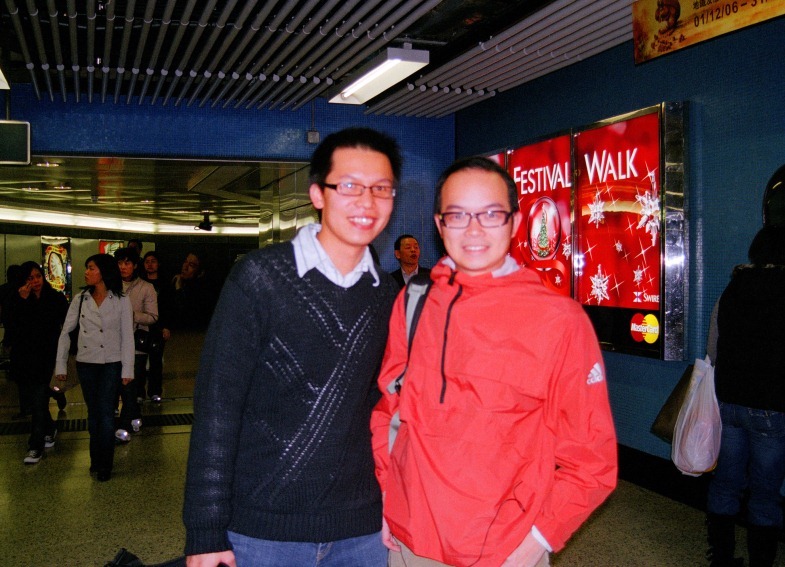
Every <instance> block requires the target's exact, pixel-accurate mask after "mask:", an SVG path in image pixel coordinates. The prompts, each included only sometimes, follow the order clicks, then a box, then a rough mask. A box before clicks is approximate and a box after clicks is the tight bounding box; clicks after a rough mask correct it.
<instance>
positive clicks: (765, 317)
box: [706, 226, 785, 567]
mask: <svg viewBox="0 0 785 567" xmlns="http://www.w3.org/2000/svg"><path fill="white" fill-rule="evenodd" d="M749 259H750V262H751V263H750V264H744V265H740V266H736V268H735V269H734V270H733V276H732V277H731V281H730V283H729V284H728V286H727V287H726V288H725V291H723V293H722V295H721V296H720V299H719V301H718V302H717V305H716V307H715V311H714V313H713V314H712V321H711V327H710V329H709V342H708V345H707V349H706V350H707V352H708V354H709V358H711V360H713V361H714V362H715V388H716V391H717V400H718V402H719V406H720V417H721V419H722V437H721V442H720V455H719V458H718V460H717V467H716V468H715V469H714V471H713V472H712V474H711V479H710V482H709V490H708V500H707V503H706V509H707V512H708V514H707V527H708V540H709V541H708V542H709V555H710V556H711V565H712V567H725V566H735V565H742V564H743V559H742V558H735V557H734V554H735V548H736V534H735V531H736V519H737V516H738V514H739V512H740V511H741V509H742V500H743V499H744V497H745V494H746V495H747V496H748V498H747V499H746V511H747V513H746V520H747V550H748V553H749V560H750V562H749V565H750V567H771V566H772V565H774V560H775V558H776V556H777V544H778V541H779V534H780V530H781V529H782V524H783V511H782V503H783V502H782V494H781V493H780V488H781V487H782V485H783V480H785V349H784V348H783V344H782V321H783V319H785V226H768V227H764V228H762V229H761V230H760V231H759V232H758V233H757V235H756V236H755V238H754V239H753V241H752V244H751V245H750V249H749Z"/></svg>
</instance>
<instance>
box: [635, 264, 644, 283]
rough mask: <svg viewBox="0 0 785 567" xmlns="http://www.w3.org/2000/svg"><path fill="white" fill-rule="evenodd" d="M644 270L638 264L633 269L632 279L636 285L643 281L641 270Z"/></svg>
mask: <svg viewBox="0 0 785 567" xmlns="http://www.w3.org/2000/svg"><path fill="white" fill-rule="evenodd" d="M645 271H646V270H644V269H643V268H641V267H640V266H638V267H637V268H636V269H634V270H633V271H632V273H633V274H635V277H634V278H633V279H632V281H634V282H635V283H636V284H638V285H641V282H642V281H643V272H645Z"/></svg>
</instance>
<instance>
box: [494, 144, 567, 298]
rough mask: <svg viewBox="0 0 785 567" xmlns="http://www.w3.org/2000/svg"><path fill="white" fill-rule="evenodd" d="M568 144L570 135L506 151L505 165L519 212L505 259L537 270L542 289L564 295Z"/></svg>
mask: <svg viewBox="0 0 785 567" xmlns="http://www.w3.org/2000/svg"><path fill="white" fill-rule="evenodd" d="M570 142H571V140H570V136H569V135H564V136H559V137H555V138H551V139H548V140H544V141H542V142H538V143H536V144H530V145H527V146H523V147H520V148H517V149H514V150H510V152H509V155H508V160H507V162H508V164H507V169H508V171H509V173H510V175H511V176H512V178H513V180H515V185H516V186H517V187H518V204H519V206H520V210H521V213H523V222H522V223H521V226H520V228H519V229H518V232H517V234H515V235H514V237H513V239H512V243H511V246H510V254H511V255H512V256H513V258H515V260H516V261H518V262H519V263H521V264H524V265H526V266H528V267H529V268H533V269H535V270H537V271H538V272H539V274H540V278H541V279H542V281H543V283H544V284H545V285H546V286H547V287H549V288H551V289H553V290H555V291H557V292H559V293H561V294H563V295H567V296H569V295H570V294H571V282H572V273H571V255H572V229H571V224H570V223H571V218H570V200H571V197H572V172H571V168H570Z"/></svg>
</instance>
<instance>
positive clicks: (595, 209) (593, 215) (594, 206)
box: [589, 191, 605, 228]
mask: <svg viewBox="0 0 785 567" xmlns="http://www.w3.org/2000/svg"><path fill="white" fill-rule="evenodd" d="M604 209H605V203H604V202H603V201H602V199H600V192H599V191H597V194H596V195H594V202H593V203H589V213H590V215H589V224H591V223H594V228H599V226H600V223H601V222H603V221H605V214H604V212H603V211H604Z"/></svg>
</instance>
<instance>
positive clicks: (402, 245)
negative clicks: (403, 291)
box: [390, 234, 431, 288]
mask: <svg viewBox="0 0 785 567" xmlns="http://www.w3.org/2000/svg"><path fill="white" fill-rule="evenodd" d="M394 247H395V259H396V260H398V263H399V264H400V265H401V267H400V268H398V269H397V270H395V271H394V272H392V273H391V274H390V275H391V276H392V277H393V279H395V281H396V282H398V285H399V286H400V287H401V288H403V287H405V286H406V284H407V283H408V282H409V280H410V279H411V278H413V277H414V276H416V275H417V274H425V275H428V274H430V273H431V270H429V269H428V268H424V267H422V266H420V243H419V242H417V239H416V238H415V237H414V236H412V235H411V234H402V235H400V236H399V237H398V238H396V239H395V245H394Z"/></svg>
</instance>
